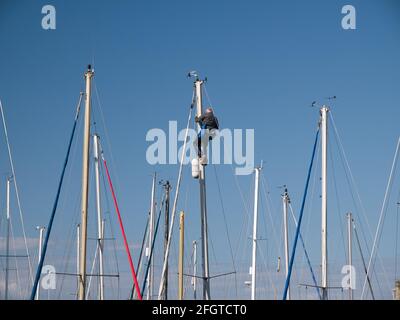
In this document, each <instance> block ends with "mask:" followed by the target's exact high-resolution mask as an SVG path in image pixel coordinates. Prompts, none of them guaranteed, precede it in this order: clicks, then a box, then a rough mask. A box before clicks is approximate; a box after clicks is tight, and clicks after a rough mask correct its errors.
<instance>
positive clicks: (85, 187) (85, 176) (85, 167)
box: [78, 65, 94, 300]
mask: <svg viewBox="0 0 400 320" xmlns="http://www.w3.org/2000/svg"><path fill="white" fill-rule="evenodd" d="M93 75H94V72H93V70H92V68H91V66H90V65H89V66H88V70H87V71H86V72H85V79H86V100H85V120H84V121H85V122H84V136H83V161H82V162H83V164H82V203H81V204H82V206H81V214H82V222H81V239H80V240H81V241H80V242H81V251H80V263H79V275H80V282H79V292H78V299H79V300H84V299H85V296H86V242H87V210H88V191H89V146H90V107H91V86H92V77H93Z"/></svg>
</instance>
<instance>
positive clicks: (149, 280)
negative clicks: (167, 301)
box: [147, 173, 157, 300]
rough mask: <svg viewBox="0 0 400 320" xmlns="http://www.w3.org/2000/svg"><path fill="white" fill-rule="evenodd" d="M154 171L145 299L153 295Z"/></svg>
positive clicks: (155, 177)
mask: <svg viewBox="0 0 400 320" xmlns="http://www.w3.org/2000/svg"><path fill="white" fill-rule="evenodd" d="M156 179H157V176H156V173H154V175H153V183H152V186H151V202H150V222H149V224H150V228H149V240H148V241H149V242H148V244H149V245H148V250H147V257H148V261H149V263H150V272H149V276H148V278H147V300H151V299H152V297H153V279H154V263H153V261H154V259H151V256H152V255H154V253H152V252H151V251H152V250H153V249H152V248H153V238H154V224H155V217H154V216H155V199H156V198H155V197H156Z"/></svg>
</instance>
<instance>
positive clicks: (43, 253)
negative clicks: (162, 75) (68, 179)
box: [30, 93, 83, 300]
mask: <svg viewBox="0 0 400 320" xmlns="http://www.w3.org/2000/svg"><path fill="white" fill-rule="evenodd" d="M82 96H83V93H81V95H80V96H79V102H78V107H77V110H76V115H75V122H74V126H73V128H72V132H71V137H70V139H69V144H68V150H67V154H66V156H65V160H64V167H63V169H62V172H61V177H60V181H59V183H58V190H57V195H56V199H55V200H54V205H53V210H52V212H51V216H50V221H49V224H48V226H47V228H46V230H47V231H46V236H45V238H44V243H43V250H42V254H41V256H40V261H39V265H38V268H37V270H36V276H35V282H34V284H33V288H32V292H31V296H30V300H34V299H35V295H36V291H37V287H38V284H39V280H40V275H41V274H42V268H43V262H44V258H45V256H46V251H47V244H48V242H49V238H50V232H51V228H52V226H53V221H54V217H55V215H56V210H57V205H58V199H59V198H60V193H61V187H62V183H63V180H64V174H65V169H66V168H67V164H68V159H69V154H70V151H71V146H72V141H73V140H74V135H75V129H76V125H77V123H78V118H79V111H80V106H81V102H82Z"/></svg>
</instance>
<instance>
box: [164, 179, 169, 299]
mask: <svg viewBox="0 0 400 320" xmlns="http://www.w3.org/2000/svg"><path fill="white" fill-rule="evenodd" d="M164 188H165V216H164V256H165V253H166V251H167V247H168V230H169V203H170V191H171V185H170V184H169V181H167V182H166V183H165V185H164ZM166 263H167V265H166V270H165V275H166V276H165V277H164V289H163V294H164V298H163V299H164V300H167V299H168V261H167V262H166Z"/></svg>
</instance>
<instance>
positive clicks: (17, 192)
mask: <svg viewBox="0 0 400 320" xmlns="http://www.w3.org/2000/svg"><path fill="white" fill-rule="evenodd" d="M0 111H1V117H2V120H3V127H4V135H5V138H6V142H7V150H8V157H9V160H10V165H11V171H12V175H13V178H14V179H13V180H14V187H15V194H16V196H17V203H18V211H19V217H20V220H21V227H22V234H23V237H24V244H25V250H26V255H27V256H28V257H27V258H28V265H29V277H30V281H31V283H32V285H33V274H32V264H31V256H30V254H29V248H28V243H27V241H26V232H25V224H24V217H23V215H22V209H21V201H20V199H19V191H18V185H17V176H16V175H15V170H14V162H13V159H12V155H11V148H10V141H9V140H8V131H7V125H6V121H5V117H4V111H3V104H2V103H1V100H0Z"/></svg>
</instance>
